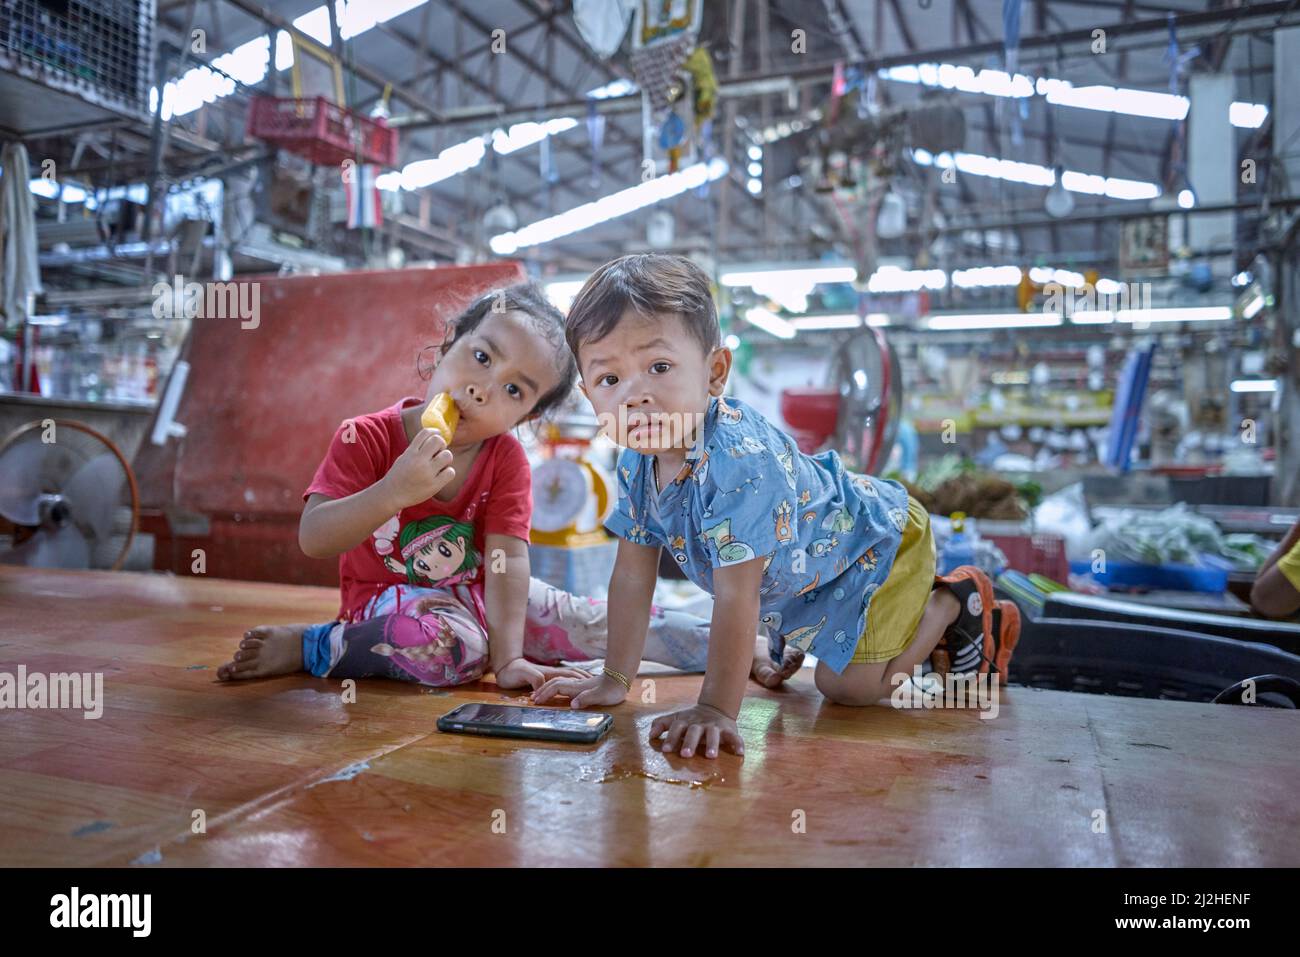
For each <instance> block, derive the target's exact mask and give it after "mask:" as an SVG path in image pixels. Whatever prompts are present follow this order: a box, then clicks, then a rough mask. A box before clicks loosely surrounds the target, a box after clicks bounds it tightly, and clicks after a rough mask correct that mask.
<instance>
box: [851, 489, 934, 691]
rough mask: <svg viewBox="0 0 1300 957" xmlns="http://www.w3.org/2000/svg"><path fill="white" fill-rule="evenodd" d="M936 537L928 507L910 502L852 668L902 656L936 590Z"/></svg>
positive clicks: (856, 650) (859, 642)
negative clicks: (905, 519) (899, 540)
mask: <svg viewBox="0 0 1300 957" xmlns="http://www.w3.org/2000/svg"><path fill="white" fill-rule="evenodd" d="M934 569H935V555H934V535H933V534H932V533H931V532H930V516H929V515H928V514H926V511H925V507H924V506H923V505H921V503H920V502H918V501H917V500H916V499H914V498H912V497H911V496H910V495H909V496H908V498H907V527H906V528H905V529H903V540H902V542H901V543H900V544H899V546H898V554H897V555H895V556H894V565H893V567H892V568H891V569H890V570H889V577H888V578H886V579H885V583H884V584H883V585H881V586H880V589H879V590H878V591H877V592H876V594H875V595H874V596H873V597H872V599H871V605H870V606H869V607H868V608H867V626H866V628H865V629H864V630H863V632H862V637H860V638H859V639H858V644H857V647H856V648H854V650H853V657H852V658H850V659H849V664H854V665H859V664H866V663H869V662H875V661H889V660H890V659H892V658H895V657H897V656H898V655H899V654H901V653H902V652H903V651H904V650H905V649H906V648H907V646H908V645H910V644H911V643H912V639H913V638H915V637H916V628H917V626H918V625H919V624H920V623H921V616H922V615H923V614H925V606H926V603H927V602H928V601H929V600H930V589H931V588H932V587H933V586H934Z"/></svg>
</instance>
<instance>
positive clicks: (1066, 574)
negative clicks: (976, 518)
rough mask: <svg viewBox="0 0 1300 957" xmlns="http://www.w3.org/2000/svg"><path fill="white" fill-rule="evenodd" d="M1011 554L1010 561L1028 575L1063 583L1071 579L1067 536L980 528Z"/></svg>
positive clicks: (1003, 550)
mask: <svg viewBox="0 0 1300 957" xmlns="http://www.w3.org/2000/svg"><path fill="white" fill-rule="evenodd" d="M980 537H981V538H987V539H988V540H989V541H991V542H993V544H994V545H996V546H997V547H998V548H1000V549H1002V554H1004V555H1006V556H1007V565H1008V566H1009V567H1011V568H1014V569H1015V570H1016V571H1018V572H1023V573H1024V574H1026V575H1031V574H1035V573H1037V574H1039V575H1044V576H1046V577H1048V578H1050V579H1052V581H1055V582H1060V583H1061V584H1062V585H1066V584H1069V581H1070V561H1069V559H1068V558H1067V557H1066V554H1065V539H1064V538H1063V537H1062V536H1060V535H1057V534H1055V533H1052V532H1036V533H1034V534H1032V535H1030V534H1023V535H990V534H988V533H987V532H984V531H981V532H980Z"/></svg>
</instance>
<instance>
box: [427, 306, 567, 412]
mask: <svg viewBox="0 0 1300 957" xmlns="http://www.w3.org/2000/svg"><path fill="white" fill-rule="evenodd" d="M493 311H495V312H521V313H523V314H524V315H526V316H527V317H528V318H529V320H531V322H532V324H533V328H535V329H536V330H537V331H538V332H540V333H541V334H542V335H544V336H545V337H546V339H547V341H548V342H550V343H551V345H552V346H554V347H555V364H556V366H557V367H558V369H559V372H560V381H559V382H558V383H557V384H556V386H555V388H553V389H551V390H550V391H549V392H546V393H544V394H543V395H541V396H540V397H538V399H537V401H536V402H534V403H533V408H532V411H531V412H530V413H529V414H530V415H536V416H538V417H541V416H543V415H545V414H546V413H547V412H549V411H551V410H552V409H554V408H556V407H557V406H559V405H560V403H562V402H563V401H564V400H565V399H566V398H567V397H568V395H569V392H570V391H572V389H573V383H574V380H575V379H576V378H577V375H578V363H577V360H576V359H574V357H573V352H572V351H571V350H569V349H566V348H565V343H564V314H563V313H562V312H560V310H558V309H556V308H555V306H554V304H553V303H552V302H551V301H550V299H548V298H547V297H546V291H545V290H544V289H543V288H542V287H541V286H539V285H538V284H537V283H535V282H521V283H518V284H517V285H514V286H507V287H506V288H504V289H493V290H492V291H491V292H485V293H484V294H483V295H481V296H479V297H478V298H477V299H475V300H474V301H473V302H472V303H471V304H470V305H469V307H468V308H467V309H466V310H465V311H464V312H462V313H461V314H460V315H459V316H457V317H456V318H455V319H453V320H452V321H451V322H449V323H447V335H446V337H445V338H444V339H443V340H442V344H441V345H439V346H430V347H428V348H433V349H436V350H437V353H438V358H439V359H441V358H442V357H443V356H445V355H446V354H447V350H449V349H450V348H451V347H452V346H453V345H455V343H456V341H457V340H458V339H460V337H461V336H464V335H468V334H469V333H471V332H473V331H474V330H475V329H477V328H478V326H479V323H481V322H482V321H483V318H484V317H485V316H486V315H487V314H488V313H489V312H493ZM424 351H427V349H426V350H424ZM422 354H423V353H422ZM416 369H417V372H418V373H419V376H420V378H421V379H428V378H429V377H430V376H431V375H432V374H433V367H432V366H429V367H428V368H427V369H426V368H424V367H421V366H420V364H419V360H418V359H417V361H416Z"/></svg>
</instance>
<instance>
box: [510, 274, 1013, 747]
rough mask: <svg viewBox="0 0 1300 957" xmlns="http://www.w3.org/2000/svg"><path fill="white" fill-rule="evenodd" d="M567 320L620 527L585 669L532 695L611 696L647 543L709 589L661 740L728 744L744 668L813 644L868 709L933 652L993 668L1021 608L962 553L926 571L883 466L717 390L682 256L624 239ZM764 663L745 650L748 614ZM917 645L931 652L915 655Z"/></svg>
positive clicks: (633, 621) (766, 674)
mask: <svg viewBox="0 0 1300 957" xmlns="http://www.w3.org/2000/svg"><path fill="white" fill-rule="evenodd" d="M565 334H566V336H567V338H568V342H569V347H570V348H571V349H572V350H573V352H574V355H575V356H576V357H577V359H578V366H579V370H580V372H581V376H582V380H581V388H582V391H583V394H584V395H586V396H587V398H588V399H590V400H591V403H592V406H593V407H594V408H595V410H596V413H597V417H598V419H599V420H600V422H601V427H602V431H604V432H605V433H606V434H607V435H609V436H610V437H611V438H613V439H614V440H615V441H616V442H617V443H618V444H619V445H621V446H623V448H624V451H623V452H622V454H621V455H620V457H619V460H618V466H617V469H618V486H619V497H618V506H617V508H616V510H615V511H614V512H613V513H612V514H611V515H610V518H609V520H608V521H607V522H606V528H608V529H609V530H610V531H611V532H612V533H614V534H615V535H617V536H619V537H620V539H621V540H620V542H619V550H618V558H617V560H616V563H615V566H614V571H613V574H612V575H611V577H610V586H609V604H608V607H609V644H608V653H607V657H606V666H605V669H604V672H603V673H602V674H601V675H596V676H593V677H591V678H585V679H572V678H556V679H552V680H551V681H548V682H546V683H545V684H544V685H542V686H541V687H540V688H539V689H537V691H536V692H535V693H534V696H533V697H534V700H535V701H536V702H537V703H539V704H540V703H544V702H546V701H548V700H550V699H551V698H552V697H554V696H556V695H564V696H567V697H569V698H570V699H571V704H572V706H573V707H586V706H592V705H614V704H618V703H619V702H621V701H623V700H624V698H625V696H626V695H627V693H628V691H629V690H630V687H631V680H630V679H629V678H628V677H627V676H628V675H634V674H636V672H637V669H638V667H639V665H640V661H641V651H642V648H643V646H644V642H645V635H646V628H647V623H648V620H649V612H650V601H651V597H652V594H653V592H654V587H655V581H656V577H657V576H656V570H657V568H658V563H659V552H660V549H661V548H667V549H668V550H669V552H670V553H671V554H672V556H673V558H674V560H675V561H676V562H677V563H678V565H680V566H681V567H682V569H683V571H684V572H685V573H686V575H687V576H688V577H689V578H690V579H691V580H692V581H694V582H695V583H696V584H697V585H699V586H700V587H701V588H703V589H704V590H706V591H708V592H710V593H711V594H712V595H713V597H714V610H713V618H712V624H711V627H710V632H709V650H708V661H707V664H706V668H705V676H704V682H703V685H702V687H701V690H700V696H699V703H698V704H697V705H696V706H695V707H693V708H688V709H685V710H683V711H679V712H675V713H673V714H669V715H662V716H660V717H658V718H656V719H655V721H654V723H653V724H652V726H651V731H650V737H651V740H652V741H655V742H657V741H658V739H659V737H660V735H661V734H666V739H665V741H664V742H663V750H664V751H668V752H673V751H679V752H680V754H681V755H682V756H683V757H689V756H690V755H692V754H694V753H695V752H696V751H697V749H700V748H701V747H702V749H703V752H704V754H705V755H706V756H707V757H710V758H712V757H716V756H717V753H718V748H719V746H720V745H725V746H727V747H729V748H730V749H731V750H732V751H733V752H735V753H737V754H740V753H743V749H744V743H743V741H742V739H741V736H740V733H739V731H738V729H737V727H736V716H737V714H738V713H739V710H740V705H741V701H742V699H743V697H744V692H745V682H746V679H747V677H748V676H749V675H750V674H751V673H752V674H753V675H754V677H755V678H757V679H758V680H760V681H762V682H763V683H764V684H767V685H768V686H772V685H773V684H776V683H779V680H780V679H782V678H784V677H788V676H789V675H790V674H792V673H793V671H794V670H796V669H797V667H798V664H799V661H800V659H801V658H802V653H803V651H811V652H812V653H813V654H814V655H815V656H816V657H817V659H818V661H817V668H816V672H815V675H814V680H815V682H816V686H817V688H818V690H819V691H821V692H822V694H823V695H825V696H826V697H827V698H828V699H830V700H831V701H833V702H835V703H837V704H846V705H869V704H873V703H875V702H876V701H878V700H879V699H880V698H882V697H886V696H888V695H889V694H890V690H891V688H892V687H894V686H895V685H897V684H898V683H899V681H900V680H901V679H897V678H896V677H895V676H897V675H900V674H901V675H903V676H905V677H910V676H911V675H912V671H913V667H914V666H918V665H920V664H921V663H922V662H924V661H926V659H927V658H931V664H932V667H935V668H936V670H940V671H945V672H947V671H951V672H954V673H959V674H965V673H973V672H976V671H978V672H979V673H982V674H987V673H988V672H989V669H990V668H991V667H996V669H997V670H998V671H1000V672H1002V673H1003V674H1005V672H1006V666H1007V663H1008V662H1009V660H1010V656H1011V650H1012V648H1013V647H1014V645H1015V642H1016V640H1017V639H1018V637H1019V616H1018V614H1016V613H1015V611H1014V606H1012V605H1010V603H1001V604H999V603H996V602H995V601H994V598H993V589H992V584H991V583H990V582H989V580H988V578H987V577H986V576H985V575H984V574H983V573H982V572H981V571H979V570H978V569H976V568H974V567H971V566H963V567H962V568H960V569H957V570H956V571H954V572H953V573H952V574H951V575H949V576H945V577H943V578H936V577H935V558H934V542H933V538H932V537H931V534H930V528H929V519H928V516H927V515H926V513H925V510H924V508H922V507H921V506H920V505H919V503H917V502H916V501H915V500H914V499H911V498H910V497H909V496H908V494H907V492H906V490H905V489H904V488H903V487H902V486H901V485H899V484H898V483H897V482H890V481H886V480H883V479H878V478H874V477H872V476H868V475H857V474H854V473H851V472H849V471H848V470H846V469H845V468H844V466H843V464H842V463H841V462H840V458H839V455H838V454H837V453H836V452H834V451H830V452H823V453H821V454H820V455H817V456H808V455H804V454H803V453H801V452H800V451H799V450H798V448H797V447H796V446H795V443H794V440H793V439H791V438H790V437H789V436H787V435H786V434H785V433H784V432H782V431H781V430H780V429H777V428H776V427H775V426H773V425H772V424H771V423H769V422H768V421H767V420H766V419H764V418H763V417H762V416H761V415H759V414H758V413H757V412H756V411H754V409H752V408H750V407H749V406H747V405H745V404H744V403H743V402H740V401H738V400H736V399H725V398H723V396H722V393H723V390H724V388H725V386H726V382H727V376H728V374H729V373H730V371H731V352H730V350H728V349H727V348H725V347H723V346H722V345H721V344H720V341H719V340H720V334H719V327H718V317H717V311H716V309H715V307H714V304H713V298H712V294H711V292H710V289H709V280H708V277H707V276H706V275H705V274H704V273H703V272H702V271H701V270H700V269H699V268H698V267H697V266H695V265H694V264H693V263H692V262H690V260H688V259H685V258H682V257H679V256H666V255H658V254H649V255H631V256H624V257H622V258H620V259H615V260H613V261H612V262H609V263H606V264H605V265H604V266H602V267H600V269H598V270H597V271H596V272H595V273H593V274H592V275H591V277H590V278H589V279H588V280H587V282H586V283H585V284H584V286H583V288H582V290H581V291H580V292H579V293H578V295H577V297H576V298H575V299H574V301H573V305H572V307H571V308H570V311H569V316H568V320H567V322H566V330H565ZM759 624H761V625H762V626H763V628H764V630H765V631H766V633H767V635H768V638H769V649H768V654H769V655H770V659H771V662H776V663H779V664H780V668H779V670H777V669H776V668H775V667H774V665H773V664H771V663H769V662H768V661H765V660H763V659H764V655H762V654H761V653H758V652H757V651H756V649H755V647H754V637H753V636H754V634H755V632H756V627H755V626H756V625H759ZM932 653H933V655H932Z"/></svg>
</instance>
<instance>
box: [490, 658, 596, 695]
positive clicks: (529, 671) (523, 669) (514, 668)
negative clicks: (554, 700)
mask: <svg viewBox="0 0 1300 957" xmlns="http://www.w3.org/2000/svg"><path fill="white" fill-rule="evenodd" d="M590 677H591V672H589V671H583V670H582V669H581V668H552V667H550V666H549V665H536V664H533V663H532V662H531V661H529V660H527V659H526V658H515V659H514V660H513V661H510V662H508V663H507V664H505V665H504V666H503V667H502V668H501V670H500V671H498V672H496V679H497V686H498V687H501V688H532V689H533V691H534V692H536V691H537V689H538V688H541V687H542V686H543V685H545V684H546V683H547V682H548V681H551V680H553V679H557V678H566V679H581V678H590Z"/></svg>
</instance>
